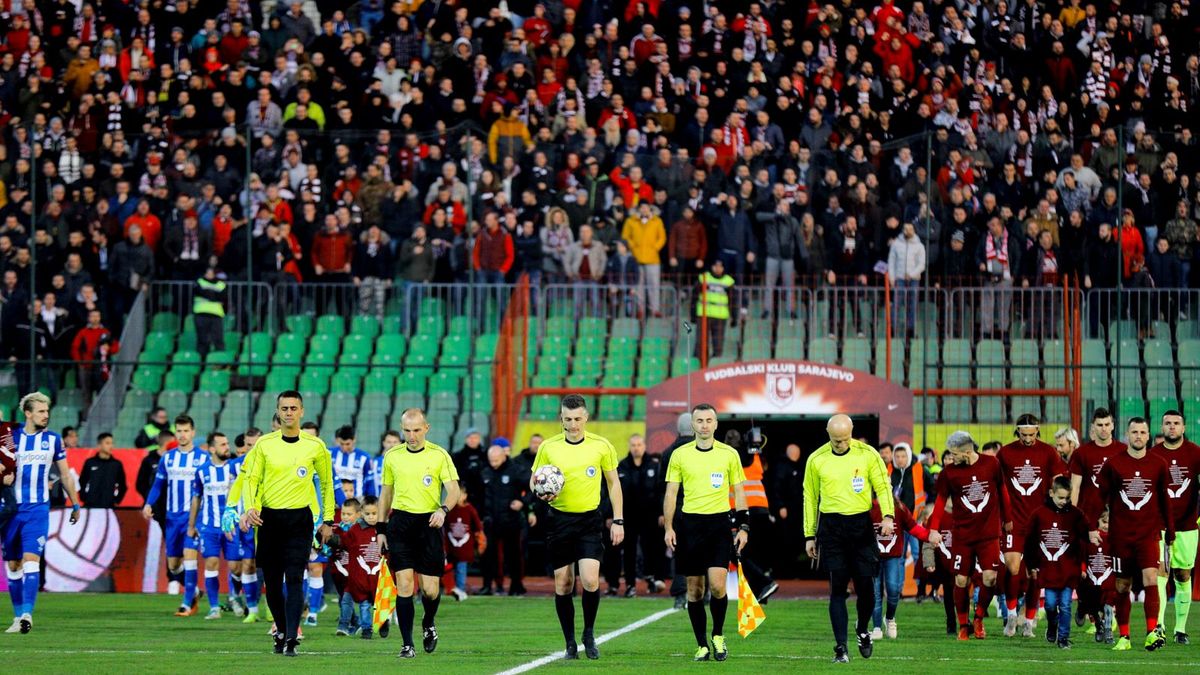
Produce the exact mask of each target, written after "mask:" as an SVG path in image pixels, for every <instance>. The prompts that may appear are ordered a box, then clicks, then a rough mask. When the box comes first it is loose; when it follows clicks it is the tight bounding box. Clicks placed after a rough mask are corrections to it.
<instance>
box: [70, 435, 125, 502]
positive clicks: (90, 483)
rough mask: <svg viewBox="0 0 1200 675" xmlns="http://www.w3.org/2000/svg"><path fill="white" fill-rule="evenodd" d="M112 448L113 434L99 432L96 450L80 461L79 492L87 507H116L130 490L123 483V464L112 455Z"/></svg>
mask: <svg viewBox="0 0 1200 675" xmlns="http://www.w3.org/2000/svg"><path fill="white" fill-rule="evenodd" d="M112 450H113V436H112V434H109V433H103V434H100V436H99V437H97V438H96V454H95V455H92V456H91V457H89V458H88V459H87V461H86V462H84V463H83V471H82V472H80V475H79V496H80V498H81V499H82V500H83V505H84V506H86V507H87V508H89V509H112V508H116V506H117V505H118V504H120V503H121V500H122V499H124V498H125V493H126V491H128V490H129V486H128V485H127V484H126V483H125V466H124V465H123V464H121V461H120V460H118V459H116V458H114V457H113V454H112Z"/></svg>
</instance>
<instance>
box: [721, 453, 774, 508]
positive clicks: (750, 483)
mask: <svg viewBox="0 0 1200 675" xmlns="http://www.w3.org/2000/svg"><path fill="white" fill-rule="evenodd" d="M742 471H743V473H745V474H746V482H745V483H742V489H743V490H744V491H745V492H746V506H748V507H749V508H752V509H753V508H763V509H765V508H767V507H768V506H769V505H768V503H767V489H766V487H765V486H764V485H763V465H762V459H761V458H760V457H759V456H758V455H754V460H753V461H751V462H750V466H747V467H744V468H743V469H742ZM729 507H730V508H737V504H736V503H735V501H734V497H733V490H732V489H730V491H729Z"/></svg>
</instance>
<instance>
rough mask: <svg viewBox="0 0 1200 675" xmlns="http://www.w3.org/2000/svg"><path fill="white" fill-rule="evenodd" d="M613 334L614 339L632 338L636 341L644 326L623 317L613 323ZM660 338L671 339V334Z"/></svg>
mask: <svg viewBox="0 0 1200 675" xmlns="http://www.w3.org/2000/svg"><path fill="white" fill-rule="evenodd" d="M612 334H613V337H620V338H632V339H634V340H636V339H637V338H638V337H640V336H641V334H642V326H641V324H639V323H638V321H637V319H630V318H627V317H622V318H620V319H616V320H614V321H613V323H612ZM658 337H670V333H669V332H668V333H667V334H666V335H662V336H658Z"/></svg>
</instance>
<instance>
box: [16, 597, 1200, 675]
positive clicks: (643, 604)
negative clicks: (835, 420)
mask: <svg viewBox="0 0 1200 675" xmlns="http://www.w3.org/2000/svg"><path fill="white" fill-rule="evenodd" d="M329 597H330V599H331V600H332V596H329ZM732 600H733V599H732V598H731V603H730V604H731V607H730V612H729V621H728V623H727V625H726V630H725V633H726V635H727V636H728V640H729V651H730V657H729V660H728V661H726V662H725V663H716V662H712V661H710V662H706V663H693V662H692V661H691V656H692V653H693V651H694V649H695V644H694V641H693V639H692V635H691V628H690V626H689V624H688V620H687V613H686V612H683V611H671V610H670V609H669V608H670V601H669V599H664V598H662V597H659V598H635V599H625V598H604V599H603V600H602V601H601V603H600V616H599V619H598V626H597V633H598V634H599V635H604V634H609V633H613V632H616V631H620V630H621V629H622V628H626V627H628V626H630V625H631V624H634V623H636V622H639V621H641V620H645V619H648V618H649V619H650V621H649V622H648V623H644V624H643V625H640V626H638V627H636V628H634V629H632V630H628V631H626V632H623V633H621V634H619V635H616V636H614V637H612V638H611V639H609V640H607V641H606V642H604V643H603V644H602V645H600V655H601V659H600V660H599V661H587V660H586V659H583V660H580V661H576V662H561V661H551V662H549V663H546V664H545V665H540V666H538V667H537V668H536V669H535V670H534V672H557V673H565V672H569V671H577V670H588V671H591V672H602V671H603V672H605V673H639V674H641V675H650V674H652V673H661V672H700V671H707V672H712V671H715V670H720V671H725V672H730V673H755V674H756V675H765V674H766V673H776V672H805V673H807V672H834V671H846V670H851V671H864V670H868V669H870V670H873V671H887V672H903V673H927V674H928V673H938V672H971V673H992V672H995V673H1000V672H1003V673H1013V672H1017V671H1018V670H1019V669H1022V668H1024V669H1026V672H1031V671H1033V670H1037V671H1040V672H1047V673H1048V672H1054V671H1058V670H1059V669H1060V668H1061V667H1063V666H1067V667H1074V668H1090V669H1096V670H1097V671H1099V670H1100V669H1105V670H1109V669H1114V668H1116V669H1119V670H1112V671H1111V672H1122V673H1149V672H1152V671H1153V672H1158V673H1163V672H1173V671H1174V672H1196V669H1197V668H1200V644H1198V645H1191V646H1186V647H1180V646H1176V645H1174V644H1170V643H1168V645H1167V646H1166V647H1164V648H1163V649H1162V650H1160V651H1158V652H1155V653H1147V652H1146V651H1144V650H1143V649H1141V642H1142V637H1144V636H1143V635H1141V634H1140V633H1141V632H1140V631H1139V630H1137V628H1136V627H1135V629H1134V631H1133V637H1134V644H1135V648H1134V650H1132V651H1128V652H1112V651H1110V649H1109V647H1108V646H1107V645H1098V644H1096V643H1094V642H1093V641H1092V638H1091V636H1087V635H1084V634H1082V631H1079V632H1078V634H1076V635H1074V636H1073V637H1074V638H1075V639H1076V640H1075V647H1074V649H1072V650H1070V651H1060V650H1059V649H1057V648H1056V647H1054V646H1052V645H1049V644H1047V643H1046V642H1045V640H1044V638H1042V637H1038V638H1033V639H1028V638H1025V639H1023V638H1004V637H1003V636H1002V635H1000V624H999V620H998V619H995V618H991V619H988V624H987V628H988V631H989V636H988V639H987V640H985V641H983V642H977V641H974V640H972V641H971V642H968V643H965V644H960V643H958V642H956V641H955V639H954V638H952V637H949V636H947V635H946V634H945V625H944V615H943V613H942V608H941V606H940V605H937V604H933V603H925V604H923V605H919V606H918V605H916V604H914V603H911V602H905V603H904V604H902V605H901V607H900V613H899V622H900V637H899V639H897V640H887V639H884V640H880V641H877V642H876V648H875V656H874V657H873V658H871V659H870V661H864V660H863V659H861V658H859V656H858V653H857V650H856V649H854V648H853V646H852V647H851V659H852V660H851V663H850V664H849V665H848V666H847V665H841V666H835V665H834V664H832V663H830V658H831V656H832V651H833V644H832V638H831V637H830V632H829V622H828V615H827V609H826V604H825V603H823V602H820V601H815V600H777V601H774V602H772V603H770V604H769V605H767V606H766V607H765V610H766V613H767V620H766V622H765V623H763V624H762V626H760V627H759V629H758V630H757V631H755V632H754V633H753V634H752V635H751V636H750V637H749V638H747V639H742V638H741V637H740V636H738V634H737V630H736V625H735V616H734V614H735V613H734V607H733V605H734V602H732ZM176 604H177V599H176V598H171V597H167V596H162V595H160V596H154V595H113V594H83V593H80V594H45V595H42V596H41V597H40V598H39V599H38V608H37V613H36V616H35V623H34V630H33V632H32V633H30V634H29V635H5V634H0V662H3V663H4V666H5V667H4V670H5V671H7V672H14V673H22V674H26V673H62V672H81V673H106V674H108V675H128V674H130V673H178V672H179V671H180V670H184V669H186V670H188V671H192V672H238V671H241V672H252V673H292V674H295V673H362V672H383V671H394V670H397V669H403V670H412V669H416V670H418V671H421V672H435V671H436V672H442V673H446V672H452V673H455V674H456V675H457V674H462V675H475V674H481V675H482V674H485V673H487V674H494V673H503V672H505V671H509V670H510V669H520V668H522V667H523V666H524V667H526V668H528V667H529V666H531V665H534V664H535V662H541V661H543V660H544V657H549V656H550V655H552V654H553V653H554V652H555V651H557V650H560V649H561V648H562V638H561V633H560V632H559V629H558V623H557V621H556V619H555V614H554V604H553V602H552V601H551V599H550V598H546V597H525V598H482V597H478V598H476V597H472V598H470V599H469V600H467V601H466V602H462V603H455V602H453V601H446V602H443V603H442V606H441V609H440V610H439V613H438V628H439V631H440V633H441V643H440V645H439V646H438V649H437V652H436V653H434V654H433V655H427V654H425V653H424V652H423V651H421V645H420V626H419V621H420V614H421V609H420V604H419V603H418V605H417V620H418V626H417V635H416V637H417V640H416V642H417V653H418V655H417V658H416V659H414V660H412V661H400V660H399V659H397V658H396V652H397V651H399V649H400V639H399V633H398V631H395V630H393V631H392V635H391V636H390V637H389V638H388V639H386V640H381V639H378V638H377V639H374V640H370V641H367V640H362V639H359V638H357V637H334V635H333V632H334V628H335V627H336V623H337V616H336V608H335V607H334V606H333V605H332V604H331V605H330V606H329V608H328V609H327V610H326V611H325V612H324V613H322V614H321V615H320V626H318V627H316V628H309V629H307V630H306V631H305V640H304V642H303V643H302V644H301V647H300V652H301V654H300V658H297V659H285V658H284V657H282V656H276V655H274V654H272V653H270V651H271V640H270V638H268V637H267V634H266V632H267V624H264V623H258V624H254V625H243V624H242V623H241V620H240V619H237V618H235V617H234V616H233V615H232V614H228V615H225V616H224V617H222V618H221V619H220V620H217V621H205V620H204V619H203V617H202V615H197V616H193V617H189V618H176V617H174V616H172V612H173V611H174V609H175V606H176ZM201 607H202V608H203V607H204V602H203V601H201ZM6 609H7V608H6ZM664 610H665V611H664ZM851 611H853V610H851ZM1167 616H1168V618H1167V622H1168V624H1170V623H1172V621H1173V619H1172V618H1171V616H1172V611H1171V608H1170V607H1168V611H1167ZM5 618H6V619H7V615H5ZM1134 619H1135V623H1141V606H1140V605H1135V606H1134ZM576 621H577V624H579V623H581V621H582V617H581V616H580V612H578V611H577V613H576ZM1044 625H1045V622H1040V625H1039V633H1040V632H1042V630H1041V627H1042V626H1044ZM1194 634H1200V630H1196V631H1194ZM582 651H583V650H582V648H581V649H580V656H581V657H582V656H583V654H582ZM949 669H953V671H951V670H949ZM1070 672H1079V671H1077V670H1073V671H1070Z"/></svg>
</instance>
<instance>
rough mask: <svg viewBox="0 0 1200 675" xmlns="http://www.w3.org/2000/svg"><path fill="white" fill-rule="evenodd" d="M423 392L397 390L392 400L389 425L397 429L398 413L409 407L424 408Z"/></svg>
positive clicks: (398, 424)
mask: <svg viewBox="0 0 1200 675" xmlns="http://www.w3.org/2000/svg"><path fill="white" fill-rule="evenodd" d="M425 403H426V401H425V392H422V391H398V392H396V397H395V399H394V400H393V401H392V404H393V405H392V411H393V415H392V420H391V426H392V427H393V428H395V429H399V428H400V426H401V424H400V414H401V413H403V412H404V411H405V410H408V409H409V408H424V407H425Z"/></svg>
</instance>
